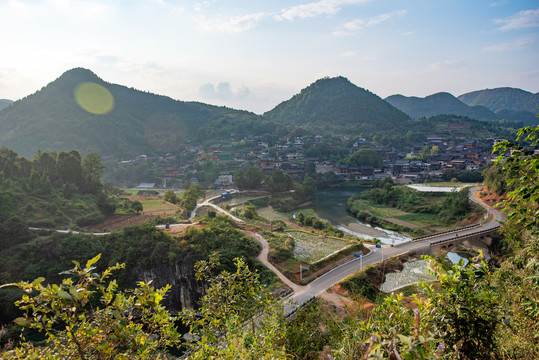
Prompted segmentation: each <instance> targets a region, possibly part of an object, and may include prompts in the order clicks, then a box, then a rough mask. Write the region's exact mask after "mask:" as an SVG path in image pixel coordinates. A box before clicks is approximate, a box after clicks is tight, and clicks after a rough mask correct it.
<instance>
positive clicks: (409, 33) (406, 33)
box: [402, 31, 417, 36]
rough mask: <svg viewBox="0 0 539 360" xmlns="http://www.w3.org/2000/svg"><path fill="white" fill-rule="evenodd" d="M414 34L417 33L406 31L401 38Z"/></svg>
mask: <svg viewBox="0 0 539 360" xmlns="http://www.w3.org/2000/svg"><path fill="white" fill-rule="evenodd" d="M416 33H417V31H408V32H405V33H403V34H402V35H403V36H410V35H413V34H416Z"/></svg>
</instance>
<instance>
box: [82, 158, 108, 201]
mask: <svg viewBox="0 0 539 360" xmlns="http://www.w3.org/2000/svg"><path fill="white" fill-rule="evenodd" d="M101 161H102V160H101V156H99V155H98V154H96V153H94V152H91V153H88V154H87V155H86V156H85V157H84V158H83V159H82V176H83V178H84V180H85V182H86V186H87V190H88V192H90V193H96V192H97V191H98V190H99V188H100V187H101V175H102V174H103V169H105V165H103V163H102V162H101Z"/></svg>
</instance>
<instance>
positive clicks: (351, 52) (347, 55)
mask: <svg viewBox="0 0 539 360" xmlns="http://www.w3.org/2000/svg"><path fill="white" fill-rule="evenodd" d="M354 55H356V52H355V51H345V52H343V53H341V56H342V57H351V56H354Z"/></svg>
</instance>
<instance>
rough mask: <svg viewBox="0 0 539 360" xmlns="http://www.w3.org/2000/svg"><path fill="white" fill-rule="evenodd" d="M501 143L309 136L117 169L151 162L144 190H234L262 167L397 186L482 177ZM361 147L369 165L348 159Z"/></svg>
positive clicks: (199, 150) (188, 149) (224, 145)
mask: <svg viewBox="0 0 539 360" xmlns="http://www.w3.org/2000/svg"><path fill="white" fill-rule="evenodd" d="M500 141H503V139H495V138H487V139H484V140H461V141H455V140H450V141H449V140H446V139H444V138H443V137H439V136H435V135H433V136H429V137H427V138H426V141H425V142H422V143H418V144H417V145H414V146H412V147H410V148H409V149H408V151H400V152H399V151H397V150H396V149H395V148H393V147H387V146H382V145H379V144H376V143H375V142H373V141H368V140H366V139H364V138H358V137H355V138H353V137H351V136H348V135H331V136H325V137H322V136H312V135H305V136H297V137H294V138H282V139H279V141H278V142H276V143H275V144H270V143H269V142H268V141H264V140H263V139H261V138H260V137H258V136H251V137H245V138H242V139H241V140H240V141H234V142H232V141H228V142H225V141H222V142H218V143H212V144H210V145H206V146H202V145H192V144H187V145H185V147H184V149H183V154H182V156H181V159H179V156H177V155H175V154H172V153H169V154H166V155H165V156H147V155H140V156H137V157H136V158H135V159H131V160H125V161H121V162H119V163H118V166H119V167H123V168H126V167H132V166H136V165H140V164H148V166H149V167H150V168H151V169H153V172H152V174H155V173H158V174H159V175H158V176H153V179H152V178H148V179H147V180H146V181H141V182H140V183H139V186H138V188H140V189H152V188H160V189H166V188H181V187H188V186H189V185H190V184H194V183H198V182H199V183H202V185H204V186H205V187H207V188H214V189H230V188H234V187H235V186H234V173H235V172H236V171H237V170H240V169H244V170H245V169H247V168H249V167H251V166H256V167H258V168H260V170H261V171H262V173H263V175H264V176H267V175H271V174H272V173H274V172H276V171H279V170H280V171H282V172H283V173H285V174H287V175H289V176H291V177H292V178H295V179H303V178H304V177H305V176H306V175H307V176H311V177H314V178H316V179H317V180H318V181H322V182H323V181H326V182H344V181H365V180H376V179H384V178H387V177H390V178H392V179H393V180H394V181H395V182H397V183H416V182H425V181H437V180H445V181H449V180H451V179H452V178H454V177H455V174H457V173H459V172H460V173H461V174H462V173H463V172H466V173H468V174H474V173H475V174H478V173H479V172H478V171H477V170H480V169H482V168H484V167H485V166H487V165H488V164H489V163H490V162H491V161H492V160H493V159H494V158H495V157H496V156H495V155H493V154H492V147H493V145H494V144H496V143H498V142H500ZM316 147H318V148H320V149H327V151H326V152H324V153H323V154H315V155H317V156H313V152H314V153H316V151H312V149H314V148H316ZM336 149H337V150H336ZM360 149H368V150H369V151H370V152H371V153H372V154H373V155H371V158H370V159H368V160H369V161H366V162H365V163H361V160H360V163H358V162H355V163H353V162H352V163H351V162H350V161H346V159H347V158H349V157H350V156H351V155H353V154H354V153H357V152H358V151H359V150H360ZM319 153H320V151H319ZM186 154H187V155H186ZM363 160H364V159H363ZM208 169H211V171H210V172H211V174H207V172H208ZM211 175H213V176H211ZM471 180H472V181H473V179H471Z"/></svg>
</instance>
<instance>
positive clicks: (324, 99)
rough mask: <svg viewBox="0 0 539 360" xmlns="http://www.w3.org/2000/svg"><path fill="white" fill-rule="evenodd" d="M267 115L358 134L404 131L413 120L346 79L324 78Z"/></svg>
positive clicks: (308, 126)
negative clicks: (401, 128)
mask: <svg viewBox="0 0 539 360" xmlns="http://www.w3.org/2000/svg"><path fill="white" fill-rule="evenodd" d="M263 116H264V118H266V119H269V120H274V121H277V122H280V123H283V124H291V125H296V126H305V127H307V128H310V129H313V130H318V131H320V130H325V131H326V132H332V133H337V132H343V131H353V132H354V133H355V134H360V133H362V132H363V133H365V134H372V133H379V132H381V131H388V129H395V128H400V127H403V126H405V124H406V123H407V122H408V121H409V120H410V118H409V117H408V115H406V114H404V113H403V112H402V111H400V110H398V109H396V108H394V107H393V106H391V105H390V104H389V103H387V102H386V101H384V100H382V99H381V98H380V97H378V96H377V95H375V94H373V93H371V92H369V91H367V90H365V89H362V88H360V87H358V86H356V85H354V84H352V83H351V82H350V81H349V80H348V79H346V78H344V77H335V78H323V79H320V80H318V81H316V82H314V83H313V84H311V85H309V86H308V87H307V88H305V89H303V90H301V92H300V93H299V94H296V95H294V96H293V97H292V98H291V99H289V100H287V101H284V102H282V103H280V104H279V105H277V106H276V107H275V108H274V109H272V110H270V111H268V112H266V113H264V115H263Z"/></svg>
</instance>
